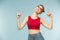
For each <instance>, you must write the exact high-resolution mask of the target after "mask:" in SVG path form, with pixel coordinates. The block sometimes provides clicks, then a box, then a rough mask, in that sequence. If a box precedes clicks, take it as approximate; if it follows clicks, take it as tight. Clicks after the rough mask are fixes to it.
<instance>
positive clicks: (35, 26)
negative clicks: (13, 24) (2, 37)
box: [17, 5, 52, 40]
mask: <svg viewBox="0 0 60 40" xmlns="http://www.w3.org/2000/svg"><path fill="white" fill-rule="evenodd" d="M42 12H44V6H43V5H38V6H36V8H35V10H34V12H33V14H32V15H30V16H27V17H26V18H25V19H24V21H23V23H20V17H21V14H20V13H17V26H18V29H20V30H21V29H22V28H23V27H24V26H25V25H26V24H27V26H28V33H29V34H28V40H44V38H43V36H42V34H41V32H40V25H41V24H42V25H43V26H44V27H46V28H48V29H52V15H51V13H50V12H48V14H47V16H48V17H49V19H50V23H49V24H47V23H46V22H45V21H44V20H43V19H42V18H40V17H39V16H38V15H39V14H42Z"/></svg>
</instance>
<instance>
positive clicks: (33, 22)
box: [27, 16, 40, 30]
mask: <svg viewBox="0 0 60 40" xmlns="http://www.w3.org/2000/svg"><path fill="white" fill-rule="evenodd" d="M27 26H28V29H35V30H40V17H38V18H37V19H32V18H31V16H28V22H27Z"/></svg>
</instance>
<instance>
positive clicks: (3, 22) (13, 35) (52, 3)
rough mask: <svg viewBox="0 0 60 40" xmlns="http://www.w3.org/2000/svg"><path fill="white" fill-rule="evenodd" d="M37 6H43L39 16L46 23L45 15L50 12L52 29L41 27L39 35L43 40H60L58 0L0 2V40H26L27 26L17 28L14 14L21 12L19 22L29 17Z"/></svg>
mask: <svg viewBox="0 0 60 40" xmlns="http://www.w3.org/2000/svg"><path fill="white" fill-rule="evenodd" d="M38 4H43V5H44V7H45V12H44V13H42V14H41V15H39V16H40V17H41V18H43V19H44V20H45V21H46V22H47V23H49V17H48V16H47V15H46V14H47V13H48V11H49V10H50V11H51V13H52V15H53V29H52V30H49V29H47V28H45V27H44V26H42V25H41V30H40V31H41V33H42V35H43V37H44V38H45V40H60V0H0V40H28V28H27V25H26V26H25V27H24V28H23V29H22V30H18V28H17V19H16V13H17V12H18V11H20V12H21V14H22V16H21V18H20V21H21V23H22V21H23V20H24V18H25V17H26V16H28V15H31V14H32V13H33V11H34V8H35V7H36V6H37V5H38Z"/></svg>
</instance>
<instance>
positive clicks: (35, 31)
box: [28, 29, 40, 34]
mask: <svg viewBox="0 0 60 40" xmlns="http://www.w3.org/2000/svg"><path fill="white" fill-rule="evenodd" d="M39 32H40V30H36V29H29V30H28V33H29V34H37V33H39Z"/></svg>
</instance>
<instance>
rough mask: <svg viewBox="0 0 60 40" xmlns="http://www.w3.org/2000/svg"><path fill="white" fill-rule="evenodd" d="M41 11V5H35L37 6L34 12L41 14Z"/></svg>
mask: <svg viewBox="0 0 60 40" xmlns="http://www.w3.org/2000/svg"><path fill="white" fill-rule="evenodd" d="M42 11H43V7H42V6H37V7H36V8H35V12H36V13H38V14H41V13H42Z"/></svg>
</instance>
